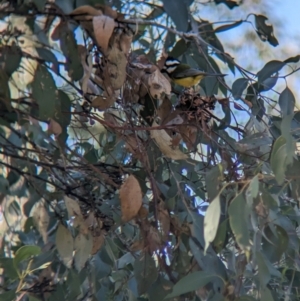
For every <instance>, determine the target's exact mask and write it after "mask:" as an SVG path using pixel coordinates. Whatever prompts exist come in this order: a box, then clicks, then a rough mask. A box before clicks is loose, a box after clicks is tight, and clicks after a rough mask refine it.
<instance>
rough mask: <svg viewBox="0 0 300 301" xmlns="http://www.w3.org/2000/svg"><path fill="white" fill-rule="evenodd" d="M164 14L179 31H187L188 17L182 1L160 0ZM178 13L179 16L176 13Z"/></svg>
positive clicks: (184, 3) (185, 5) (184, 2)
mask: <svg viewBox="0 0 300 301" xmlns="http://www.w3.org/2000/svg"><path fill="white" fill-rule="evenodd" d="M162 2H163V4H164V10H165V12H166V13H167V14H168V15H169V16H170V17H171V19H172V20H173V22H174V23H175V25H176V29H177V30H179V31H184V32H185V31H187V29H188V24H189V21H188V20H189V15H188V9H187V4H186V1H183V0H172V1H169V0H162ZM178 12H180V14H179V13H178Z"/></svg>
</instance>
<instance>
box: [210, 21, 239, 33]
mask: <svg viewBox="0 0 300 301" xmlns="http://www.w3.org/2000/svg"><path fill="white" fill-rule="evenodd" d="M243 22H244V21H243V20H240V21H236V22H234V23H231V24H227V25H222V26H219V27H217V28H216V29H215V33H218V32H223V31H227V30H230V29H232V28H235V27H237V26H239V25H241V24H242V23H243Z"/></svg>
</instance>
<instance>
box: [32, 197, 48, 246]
mask: <svg viewBox="0 0 300 301" xmlns="http://www.w3.org/2000/svg"><path fill="white" fill-rule="evenodd" d="M32 217H33V220H34V222H35V224H36V226H37V229H38V230H39V232H40V233H41V235H42V238H43V241H44V244H46V243H47V240H48V234H47V229H48V226H49V221H50V217H49V214H48V212H47V210H46V208H45V205H44V203H43V202H42V201H40V202H39V203H38V204H37V206H36V207H35V209H34V212H33V216H32Z"/></svg>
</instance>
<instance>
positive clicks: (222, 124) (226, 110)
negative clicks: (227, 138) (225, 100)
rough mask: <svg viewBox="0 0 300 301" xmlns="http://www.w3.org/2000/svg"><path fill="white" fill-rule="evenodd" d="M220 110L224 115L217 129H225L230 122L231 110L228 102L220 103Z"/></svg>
mask: <svg viewBox="0 0 300 301" xmlns="http://www.w3.org/2000/svg"><path fill="white" fill-rule="evenodd" d="M222 110H223V112H224V113H225V116H224V118H222V120H221V122H220V125H219V126H218V130H225V129H226V128H227V127H228V126H229V125H230V123H231V110H230V107H229V104H228V105H227V104H222Z"/></svg>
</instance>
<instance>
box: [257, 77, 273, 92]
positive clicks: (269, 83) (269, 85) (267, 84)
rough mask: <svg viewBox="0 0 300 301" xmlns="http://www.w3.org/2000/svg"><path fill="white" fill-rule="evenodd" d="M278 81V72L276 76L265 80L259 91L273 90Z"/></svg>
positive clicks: (259, 85)
mask: <svg viewBox="0 0 300 301" xmlns="http://www.w3.org/2000/svg"><path fill="white" fill-rule="evenodd" d="M277 80H278V72H276V73H275V75H274V76H272V77H269V78H267V79H265V80H264V81H263V82H262V83H260V84H258V88H257V91H258V92H264V91H269V90H271V89H272V88H273V87H274V86H275V85H276V83H277Z"/></svg>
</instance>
